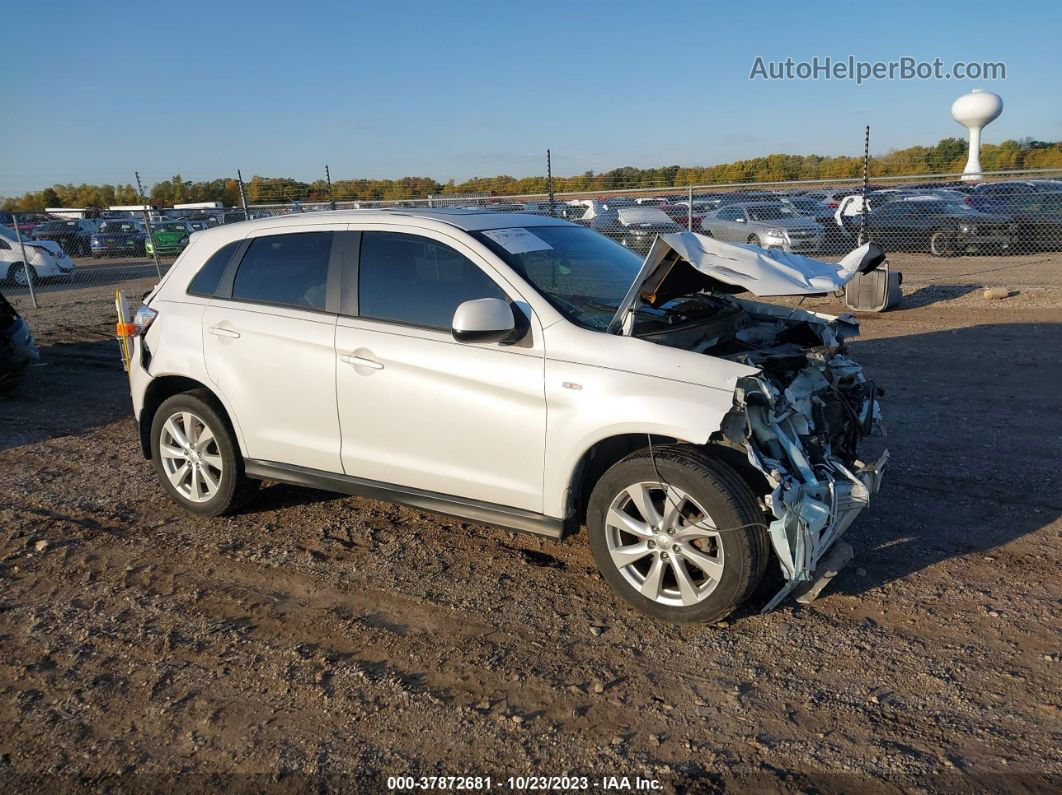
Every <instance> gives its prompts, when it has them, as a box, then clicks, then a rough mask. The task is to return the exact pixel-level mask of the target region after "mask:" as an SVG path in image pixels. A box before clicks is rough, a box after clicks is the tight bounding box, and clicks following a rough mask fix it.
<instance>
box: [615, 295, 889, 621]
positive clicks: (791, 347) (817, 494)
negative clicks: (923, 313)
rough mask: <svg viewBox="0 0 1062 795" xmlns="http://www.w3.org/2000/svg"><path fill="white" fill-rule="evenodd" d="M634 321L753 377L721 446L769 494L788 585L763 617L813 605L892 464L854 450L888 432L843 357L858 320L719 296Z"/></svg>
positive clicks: (771, 530) (737, 398)
mask: <svg viewBox="0 0 1062 795" xmlns="http://www.w3.org/2000/svg"><path fill="white" fill-rule="evenodd" d="M633 314H634V319H633V323H632V324H631V333H632V335H633V336H637V337H641V338H643V339H647V340H651V341H654V342H657V343H659V344H663V345H669V346H675V347H680V348H684V349H687V350H693V351H697V352H701V353H705V354H707V355H710V356H715V357H719V358H722V359H729V360H732V361H735V362H740V363H742V364H745V365H748V366H751V367H755V368H757V369H758V370H759V372H758V373H757V374H756V375H753V376H747V377H744V378H742V379H740V380H739V381H738V383H737V386H736V389H735V394H734V407H733V409H732V410H731V411H730V412H729V413H728V414H727V416H726V418H725V420H724V422H723V426H722V429H721V436H722V438H721V439H719V441H722V442H723V443H725V444H728V445H730V446H733V447H736V448H738V449H741V450H744V451H745V453H746V455H747V457H748V461H749V463H750V464H751V465H752V466H753V467H755V469H757V470H759V471H760V472H761V473H762V474H763V476H764V477H765V478H766V480H767V483H768V484H769V488H770V492H769V493H768V494H766V495H763V497H764V503H765V505H766V508H767V510H768V511H769V513H770V514H771V515H772V516H773V521H771V522H770V524H769V526H768V534H769V536H770V540H771V544H772V547H773V549H774V551H775V554H776V556H777V558H778V561H779V563H780V565H781V569H782V572H783V574H784V575H785V578H786V580H787V582H786V586H785V588H783V589H782V591H780V592H779V593H778V594H777V595H776V596H775V597H774V598H773V599H772V600H771V601H770V603H768V605H767V606H766V607H765V608H764V610H765V611H766V610H770V609H772V608H773V607H775V606H776V605H777V604H778V603H779V602H780V601H781V600H782V599H784V598H785V597H786V596H787V595H789V594H790V593H792V592H794V591H798V599H799V600H800V601H810V600H811V599H813V598H814V597H815V596H816V595H817V594H818V592H819V591H820V590H821V588H822V587H824V586H825V585H826V583H827V582H828V581H829V578H830V577H832V576H833V574H835V573H836V569H839V568H840V566H841V565H843V564H844V563H845V562H847V558H846V559H845V560H843V561H839V560H837V559H836V558H837V557H838V555H836V554H835V555H832V556H831V557H829V558H828V556H827V552H829V551H830V549H831V546H833V545H834V542H835V541H837V539H838V538H839V537H840V536H841V534H842V533H844V531H845V530H846V529H847V528H848V526H849V525H850V524H851V523H852V521H853V520H854V519H855V518H856V516H857V515H858V514H859V512H860V511H861V510H862V509H863V508H865V507H866V506H867V504H868V503H869V499H870V495H871V494H873V493H874V492H876V491H877V489H878V486H879V483H880V479H881V472H882V469H883V467H884V465H885V462H886V460H887V458H888V453H887V452H885V453H884V454H882V455H881V457H880V458H879V459H878V460H877V461H876V462H874V463H873V464H869V465H868V464H866V463H864V462H863V461H861V460H860V458H859V444H860V441H861V440H862V439H863V438H864V437H866V436H869V435H872V434H880V435H883V433H884V432H883V430H882V427H881V420H880V413H879V409H878V403H877V397H878V396H879V395H881V394H883V393H882V392H881V390H879V389H878V387H877V386H876V385H875V384H874V383H873V382H871V381H869V380H867V379H866V378H865V377H864V374H863V368H862V367H861V366H860V365H859V364H858V363H857V362H855V361H854V360H853V359H851V358H850V357H849V356H848V354H847V350H846V346H845V340H846V339H847V338H849V337H853V336H856V335H858V333H859V326H858V323H857V321H856V320H855V319H854V318H853V317H851V316H850V315H842V316H839V317H833V316H830V315H824V314H818V313H815V312H809V311H806V310H803V309H799V308H791V307H786V306H780V305H775V304H766V303H761V302H756V301H748V300H743V299H739V298H736V297H734V296H733V295H728V294H725V293H723V294H719V293H718V292H716V291H714V290H709V291H704V292H697V293H693V294H689V295H685V296H681V297H678V298H673V299H670V300H667V301H666V302H665V303H664V304H662V305H658V306H653V305H652V304H650V303H642V304H640V305H639V306H638V307H637V308H636V309H635V311H634V313H633ZM839 546H840V547H843V549H844V550H846V552H845V553H840V554H847V556H848V558H850V557H851V548H850V547H849V546H848V545H847V544H845V545H839ZM835 551H838V550H835ZM838 552H839V551H838ZM805 597H807V598H805Z"/></svg>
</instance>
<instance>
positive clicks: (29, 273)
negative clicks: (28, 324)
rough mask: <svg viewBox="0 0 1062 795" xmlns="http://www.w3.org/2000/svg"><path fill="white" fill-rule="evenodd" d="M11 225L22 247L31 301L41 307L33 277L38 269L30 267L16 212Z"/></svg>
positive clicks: (19, 245)
mask: <svg viewBox="0 0 1062 795" xmlns="http://www.w3.org/2000/svg"><path fill="white" fill-rule="evenodd" d="M11 225H12V226H13V227H15V239H16V240H18V247H19V248H20V249H22V272H23V273H24V274H26V286H27V287H29V294H30V301H32V302H33V308H34V309H40V306H38V305H37V292H36V290H34V289H33V279H34V276H36V274H37V271H35V270H34V269H33V268H32V267H30V264H29V258H28V257H27V256H26V244H25V243H23V242H22V233H21V232H20V231H19V230H18V216H17V215H15V214H14V213H12V214H11Z"/></svg>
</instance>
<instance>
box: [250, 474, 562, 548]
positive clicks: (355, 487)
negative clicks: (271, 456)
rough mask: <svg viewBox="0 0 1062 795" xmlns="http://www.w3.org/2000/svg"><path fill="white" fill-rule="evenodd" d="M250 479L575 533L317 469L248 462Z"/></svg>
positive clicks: (516, 514)
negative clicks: (273, 481) (272, 481)
mask: <svg viewBox="0 0 1062 795" xmlns="http://www.w3.org/2000/svg"><path fill="white" fill-rule="evenodd" d="M244 471H245V472H246V473H247V477H249V478H255V479H257V480H275V481H279V482H280V483H288V484H291V485H293V486H307V487H309V488H313V489H321V490H323V491H334V492H338V493H339V494H350V495H353V496H355V497H368V498H370V499H373V500H383V501H385V502H394V503H398V504H399V505H408V506H410V507H412V508H420V509H421V510H425V511H432V512H434V513H442V514H446V515H447V516H458V517H460V518H462V519H469V520H471V521H473V522H481V523H483V524H490V525H495V526H497V527H504V528H505V529H507V530H519V531H521V532H524V533H532V534H534V535H538V536H545V537H546V538H552V539H554V540H557V541H559V540H560V539H562V538H564V537H565V536H567V535H570V534H571V533H572V532H574V528H571V527H569V523H567V522H565V521H564V520H563V519H555V518H553V517H551V516H545V515H543V514H540V513H533V512H531V511H524V510H521V509H520V508H508V507H505V506H502V505H494V504H493V503H489V502H479V501H477V500H469V499H465V498H464V497H454V496H451V495H449V494H437V493H436V492H433V491H421V490H420V489H412V488H408V487H406V486H395V485H393V484H390V483H380V482H379V481H375V480H365V479H363V478H354V477H350V476H349V475H339V474H336V473H334V472H321V471H320V470H317V469H308V468H306V467H299V466H293V465H291V464H278V463H275V462H273V461H259V460H257V459H253V458H248V459H245V460H244Z"/></svg>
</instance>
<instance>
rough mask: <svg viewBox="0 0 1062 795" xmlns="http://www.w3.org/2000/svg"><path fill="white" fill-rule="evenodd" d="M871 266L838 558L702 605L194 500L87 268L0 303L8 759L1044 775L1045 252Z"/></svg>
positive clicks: (1048, 636) (695, 777) (761, 779)
mask: <svg viewBox="0 0 1062 795" xmlns="http://www.w3.org/2000/svg"><path fill="white" fill-rule="evenodd" d="M893 264H894V266H896V267H898V268H900V269H901V270H903V271H904V273H905V285H904V287H905V306H904V308H903V309H900V310H897V311H892V312H889V313H886V314H882V315H867V316H864V317H863V318H862V320H863V336H862V337H861V338H860V340H859V341H857V342H855V343H854V344H853V346H852V347H853V351H854V354H855V356H856V357H857V358H859V359H860V360H861V361H863V362H864V364H865V365H866V366H867V368H868V369H869V370H870V372H871V374H872V376H873V377H874V378H875V380H876V381H877V382H878V383H879V384H881V385H882V386H884V387H885V388H886V390H887V394H886V397H885V398H884V400H883V410H884V413H885V416H886V421H887V425H888V430H889V440H888V443H889V447H890V449H891V451H892V455H893V458H892V461H891V462H890V466H889V469H888V471H887V475H886V480H885V484H884V486H883V490H882V492H881V494H880V495H878V498H877V500H876V501H875V503H874V504H873V506H872V507H871V508H870V509H869V510H868V511H867V512H866V513H865V514H864V515H863V516H862V517H860V519H859V520H858V521H857V523H856V525H855V526H854V527H853V528H852V529H851V530H850V531H849V534H848V540H849V541H851V543H852V544H853V545H854V547H855V549H856V560H855V561H854V562H853V563H852V564H850V565H849V566H848V567H847V568H846V569H844V570H843V571H842V572H841V574H840V575H839V576H838V577H837V578H836V579H835V580H834V581H833V583H832V584H831V586H830V587H829V588H828V589H827V590H826V591H825V592H824V594H823V595H822V596H821V597H820V598H819V599H818V600H817V601H816V602H814V603H812V604H811V605H809V606H806V607H800V606H797V605H794V604H788V603H787V604H783V605H782V606H781V607H780V608H779V609H777V610H775V611H774V612H773V613H771V614H769V615H766V616H761V615H759V614H758V607H759V606H760V605H762V604H763V603H764V602H765V601H766V600H767V598H769V596H770V591H769V589H767V588H764V589H761V593H759V594H758V595H757V596H756V599H755V600H754V603H753V604H752V605H750V606H749V608H748V609H747V610H745V611H744V612H742V613H740V614H738V615H736V616H734V617H732V618H731V620H730V621H729V622H726V623H725V624H722V625H717V626H710V627H695V628H679V627H674V626H669V625H666V624H661V623H658V622H654V621H652V620H650V619H647V618H644V617H642V616H641V615H639V614H637V613H634V612H633V611H631V610H629V609H628V608H626V607H624V606H623V605H622V604H621V603H619V602H618V601H617V599H615V598H614V597H613V595H612V594H611V592H610V591H609V590H608V588H607V587H606V585H605V584H604V582H603V581H602V580H601V578H600V577H599V576H598V575H597V573H596V571H595V568H594V564H593V560H592V558H591V555H590V551H589V548H588V545H587V542H586V537H585V535H579V536H576V537H574V538H571V539H569V540H567V541H565V542H564V543H560V544H556V543H552V542H549V541H544V540H540V539H537V538H532V537H528V536H521V535H517V534H513V533H508V532H506V531H502V530H497V529H494V528H489V527H483V526H479V525H475V524H469V523H466V522H463V521H460V520H455V519H448V518H444V517H439V516H435V515H431V514H426V513H422V512H419V511H415V510H409V509H405V508H399V507H395V506H391V505H388V504H384V503H378V502H373V501H370V500H364V499H358V498H344V497H337V496H334V495H330V494H325V493H320V492H314V491H308V490H301V489H296V488H291V487H287V486H282V485H271V486H268V487H266V488H265V489H264V491H263V493H262V495H261V497H260V498H259V500H258V501H257V502H256V503H255V504H254V505H253V506H252V507H251V508H249V509H248V510H246V511H245V512H244V513H242V514H240V515H237V516H235V517H230V518H225V519H212V520H205V519H200V518H196V517H193V516H190V515H187V514H184V513H182V512H181V511H180V510H178V509H177V508H176V507H175V506H174V505H173V504H172V503H171V502H169V500H167V499H166V498H165V497H164V495H163V492H162V489H161V488H160V487H159V486H158V485H157V484H156V481H155V478H154V474H153V471H152V469H151V468H150V466H149V465H148V464H147V463H146V462H145V461H144V460H143V459H142V458H141V456H140V454H139V448H138V443H137V439H136V434H135V429H134V426H133V423H132V421H131V415H130V408H129V396H128V388H127V384H126V382H125V378H124V374H123V373H122V372H121V369H120V367H118V366H117V349H116V344H115V343H114V341H113V339H111V334H110V331H109V329H110V323H112V315H111V312H112V309H111V307H112V297H111V294H110V290H109V289H108V288H99V289H95V290H66V291H63V292H62V293H47V294H45V295H44V296H43V299H44V303H45V306H44V307H42V309H40V310H32V309H27V300H26V299H23V298H20V299H18V302H19V305H20V306H19V308H20V309H21V310H23V311H24V312H25V313H26V316H27V318H28V320H29V321H30V323H31V324H32V325H33V326H34V329H35V331H36V333H37V337H38V340H39V342H40V344H41V346H42V355H43V360H44V365H43V366H41V367H38V368H36V369H35V370H34V371H33V373H32V377H31V378H30V379H29V380H28V382H27V383H26V385H25V386H24V387H23V388H22V389H21V391H20V392H18V393H17V394H16V395H14V396H12V397H10V398H8V399H6V400H4V401H3V402H2V403H0V648H2V650H3V654H2V655H0V784H2V785H6V786H5V787H4V788H5V789H7V790H16V789H17V790H31V789H32V790H35V791H39V790H41V789H44V788H46V787H52V786H55V785H56V784H57V781H56V780H55V779H54V777H57V776H58V777H63V780H62V782H61V783H62V784H63V786H65V787H68V788H69V787H77V788H82V789H97V788H104V787H115V786H117V787H118V788H128V789H181V790H203V791H206V790H212V789H216V788H220V787H222V786H229V787H234V788H239V789H246V790H248V791H250V790H254V791H261V790H263V789H267V788H269V789H272V788H280V789H291V790H307V789H319V788H321V787H326V786H329V785H332V786H336V787H341V788H350V789H355V788H357V789H364V790H378V789H383V788H385V786H386V777H387V776H392V775H414V776H418V775H430V774H446V775H458V774H473V775H481V776H487V775H489V776H492V777H493V782H494V783H495V784H497V783H502V784H505V783H507V782H506V778H507V777H508V776H510V775H527V774H535V775H547V774H554V775H560V774H564V773H569V774H576V775H587V776H590V777H591V778H590V781H589V782H588V784H589V786H590V788H597V789H602V788H603V787H602V786H601V785H602V784H603V783H608V782H607V781H606V782H602V781H601V779H602V777H605V776H612V775H615V776H624V775H625V776H629V777H634V776H643V777H648V778H652V779H657V780H659V781H660V782H661V783H662V785H663V787H664V788H665V789H666V790H676V791H688V790H693V791H702V790H707V791H721V790H726V789H731V790H747V789H755V790H757V791H764V792H775V791H788V790H800V791H811V790H822V791H837V790H846V789H847V790H856V789H857V790H859V791H870V792H876V791H881V792H890V791H899V790H904V791H907V790H910V789H916V790H917V789H927V790H948V791H953V790H957V791H985V790H990V791H1022V792H1028V791H1050V790H1052V789H1054V790H1055V791H1057V788H1058V787H1059V785H1062V753H1060V751H1059V748H1060V747H1062V743H1060V739H1062V737H1060V735H1062V720H1060V697H1059V692H1060V691H1062V687H1060V685H1062V675H1060V672H1062V669H1060V663H1062V647H1060V640H1059V637H1060V635H1059V629H1060V623H1062V622H1060V606H1062V602H1060V589H1059V582H1060V578H1059V565H1060V563H1062V554H1060V552H1059V543H1058V542H1059V533H1060V530H1062V520H1060V513H1062V498H1060V497H1059V487H1060V485H1062V477H1060V476H1062V412H1060V411H1059V405H1060V404H1059V394H1060V393H1062V345H1060V344H1059V340H1060V339H1062V337H1060V332H1062V257H1060V256H1059V255H1054V256H1053V257H1046V256H1041V257H1034V256H1028V257H1007V258H1002V259H998V260H997V259H992V258H988V257H964V258H958V259H954V260H927V259H925V258H919V257H915V256H906V257H904V256H898V257H894V258H893ZM149 286H150V280H148V281H145V282H143V283H138V284H136V285H134V286H133V288H132V289H129V290H128V291H129V293H130V294H131V295H139V294H140V293H141V292H142V291H143V290H145V289H147V287H149ZM984 286H1003V287H1007V288H1008V289H1009V291H1010V292H1011V295H1010V297H1008V298H1006V299H1003V300H987V299H985V298H983V297H982V294H981V293H982V289H981V288H982V287H984ZM805 305H806V306H809V307H812V308H816V309H824V310H827V311H829V310H833V311H839V310H840V309H841V307H839V306H838V304H837V302H836V301H835V300H834V299H814V300H810V301H807V302H805ZM119 777H120V778H119ZM632 781H633V778H632ZM595 783H596V784H597V785H598V786H597V787H595V786H594V785H595ZM632 786H633V784H632Z"/></svg>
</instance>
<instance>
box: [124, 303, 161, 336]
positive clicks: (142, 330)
mask: <svg viewBox="0 0 1062 795" xmlns="http://www.w3.org/2000/svg"><path fill="white" fill-rule="evenodd" d="M158 316H159V313H158V312H156V311H155V310H154V309H152V308H151V307H150V306H147V305H146V304H143V305H141V307H140V308H139V309H137V310H136V314H135V315H134V316H133V322H132V323H117V324H116V325H115V331H116V332H117V333H118V336H119V337H142V336H144V335H145V334H147V330H148V329H149V328H151V324H152V323H154V322H155V318H157V317H158Z"/></svg>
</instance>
